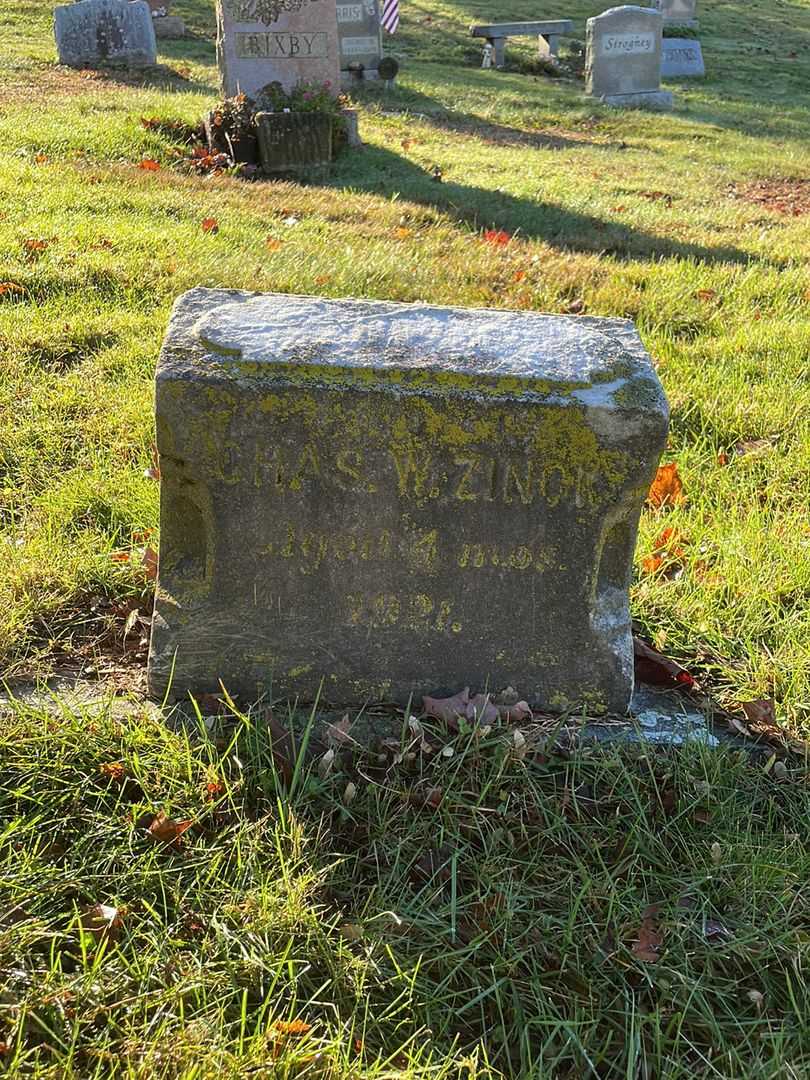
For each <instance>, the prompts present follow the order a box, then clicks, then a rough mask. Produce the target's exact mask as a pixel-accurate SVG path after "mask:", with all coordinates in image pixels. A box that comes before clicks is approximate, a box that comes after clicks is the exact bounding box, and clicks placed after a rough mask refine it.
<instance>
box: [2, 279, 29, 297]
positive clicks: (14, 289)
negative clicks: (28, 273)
mask: <svg viewBox="0 0 810 1080" xmlns="http://www.w3.org/2000/svg"><path fill="white" fill-rule="evenodd" d="M24 293H25V289H24V288H23V287H22V285H18V284H17V283H16V282H15V281H0V296H16V295H18V294H19V295H20V296H22V295H24Z"/></svg>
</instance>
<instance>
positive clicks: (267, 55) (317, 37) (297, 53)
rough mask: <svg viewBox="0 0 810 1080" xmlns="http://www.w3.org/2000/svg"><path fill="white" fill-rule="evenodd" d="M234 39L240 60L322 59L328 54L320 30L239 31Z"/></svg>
mask: <svg viewBox="0 0 810 1080" xmlns="http://www.w3.org/2000/svg"><path fill="white" fill-rule="evenodd" d="M234 39H235V47H236V55H237V56H238V57H239V59H240V60H256V59H261V60H323V59H325V58H326V57H327V56H328V55H329V50H328V41H327V36H326V34H325V33H324V32H323V31H320V30H318V31H315V32H314V33H310V34H304V33H300V34H293V33H282V32H277V33H268V32H264V31H258V32H254V33H243V32H240V33H237V34H235V35H234Z"/></svg>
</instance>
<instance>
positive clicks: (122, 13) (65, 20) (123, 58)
mask: <svg viewBox="0 0 810 1080" xmlns="http://www.w3.org/2000/svg"><path fill="white" fill-rule="evenodd" d="M53 17H54V37H55V38H56V50H57V53H58V55H59V63H60V64H68V65H69V66H70V67H94V66H95V65H97V64H127V65H131V66H149V65H151V64H156V63H157V43H156V42H155V30H154V27H153V25H152V12H151V9H150V7H149V4H148V3H147V0H81V2H80V3H76V4H62V5H60V6H58V7H56V8H54V12H53Z"/></svg>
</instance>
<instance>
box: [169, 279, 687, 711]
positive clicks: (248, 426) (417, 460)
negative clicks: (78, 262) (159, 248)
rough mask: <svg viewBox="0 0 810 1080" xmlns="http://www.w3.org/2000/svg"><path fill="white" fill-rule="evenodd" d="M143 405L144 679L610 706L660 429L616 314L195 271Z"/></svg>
mask: <svg viewBox="0 0 810 1080" xmlns="http://www.w3.org/2000/svg"><path fill="white" fill-rule="evenodd" d="M156 414H157V442H158V448H159V452H160V467H161V533H160V570H159V581H158V588H157V600H156V609H155V618H154V623H153V631H152V641H151V653H150V661H149V686H150V692H151V693H152V694H153V695H155V696H162V695H164V693H166V691H167V689H168V688H169V687H170V686H171V692H172V694H173V695H174V696H183V695H185V694H186V692H187V691H189V690H193V691H195V692H196V691H202V692H206V691H216V690H217V689H218V686H219V680H220V679H221V680H222V682H223V683H224V684H225V686H226V687H227V688H228V689H229V690H230V691H231V692H232V693H237V694H240V695H242V696H243V698H244V699H246V700H255V698H256V697H257V695H258V694H259V693H261V692H262V691H263V690H265V689H269V688H270V686H271V682H272V689H273V692H274V693H278V692H280V693H284V694H288V695H293V694H298V695H301V697H302V698H303V699H310V700H311V699H313V698H314V697H315V696H316V695H317V693H318V688H319V686H320V684H321V679H323V694H322V699H323V700H326V701H332V702H342V703H346V704H348V703H358V702H363V701H366V700H368V699H379V698H386V699H392V698H393V699H396V700H398V701H401V702H402V701H406V700H407V699H408V697H409V695H411V694H413V695H414V697H415V699H416V700H418V698H419V695H420V694H423V693H427V692H431V691H434V690H437V689H440V688H444V689H449V690H455V689H458V688H460V687H463V686H465V685H469V686H471V687H474V688H479V689H484V688H486V687H489V688H490V689H492V690H496V689H500V688H502V687H504V686H507V685H511V686H515V687H518V688H519V689H520V692H521V694H522V695H524V696H525V697H526V699H527V700H528V701H530V702H531V703H532V704H533V705H536V706H538V707H544V708H550V709H555V710H559V709H564V708H566V707H568V706H575V705H584V706H586V707H587V708H589V709H592V710H599V709H605V708H606V709H610V710H618V711H624V710H625V709H626V707H627V704H628V701H629V699H630V693H631V690H632V686H633V650H632V643H631V632H630V616H629V611H628V585H629V580H630V567H631V560H632V556H633V549H634V544H635V538H636V528H637V523H638V517H639V512H640V508H641V505H642V501H643V499H644V496H645V494H646V492H647V490H648V488H649V485H650V482H651V480H652V478H653V475H654V473H655V468H656V463H657V460H658V456H659V453H660V451H661V450H662V448H663V446H664V443H665V439H666V432H667V405H666V399H665V397H664V393H663V390H662V389H661V386H660V383H659V382H658V379H657V377H656V375H655V372H654V370H653V368H652V366H651V364H650V361H649V357H648V356H647V354H646V352H645V350H644V348H643V346H642V344H641V341H640V340H639V338H638V336H637V334H636V332H635V330H634V328H633V325H632V323H630V322H627V321H625V320H621V319H600V318H588V317H579V318H577V317H566V316H551V315H539V314H534V313H529V312H511V311H475V310H461V309H456V308H437V307H429V306H427V305H404V304H393V303H378V302H372V301H357V300H335V301H328V300H321V299H315V298H309V297H296V296H280V295H266V294H265V295H262V294H256V293H241V292H235V291H234V292H232V291H225V290H208V289H194V290H192V291H191V292H189V293H186V294H185V295H184V296H181V297H180V298H179V300H178V301H177V303H176V304H175V308H174V311H173V313H172V317H171V321H170V324H169V329H168V332H167V336H166V340H165V343H164V347H163V350H162V352H161V356H160V360H159V364H158V370H157V400H156Z"/></svg>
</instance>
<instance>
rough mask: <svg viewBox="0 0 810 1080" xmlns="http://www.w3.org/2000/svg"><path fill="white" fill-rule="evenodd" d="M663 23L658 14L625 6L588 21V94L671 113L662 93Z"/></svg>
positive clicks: (669, 101)
mask: <svg viewBox="0 0 810 1080" xmlns="http://www.w3.org/2000/svg"><path fill="white" fill-rule="evenodd" d="M662 30H663V19H662V17H661V14H660V12H658V11H655V10H654V9H653V8H644V7H637V6H635V5H629V4H628V5H625V6H624V7H615V8H610V9H609V10H608V11H605V12H603V13H602V14H601V15H597V16H596V17H595V18H593V19H588V22H587V25H586V33H585V89H586V93H588V94H590V95H591V96H593V97H598V98H599V99H600V100H602V101H603V102H604V103H605V104H607V105H617V106H624V107H625V108H648V109H671V108H672V94H671V93H669V91H666V90H662V89H661V40H662Z"/></svg>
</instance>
